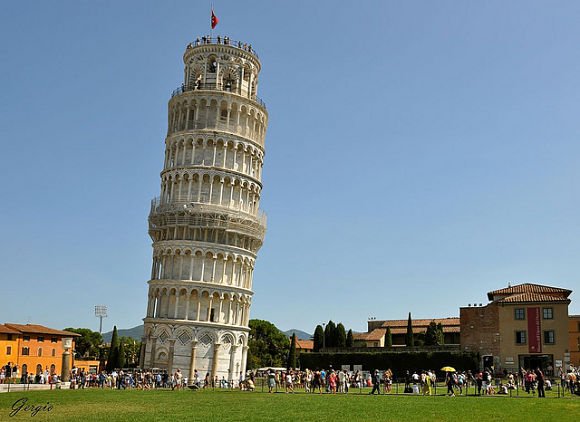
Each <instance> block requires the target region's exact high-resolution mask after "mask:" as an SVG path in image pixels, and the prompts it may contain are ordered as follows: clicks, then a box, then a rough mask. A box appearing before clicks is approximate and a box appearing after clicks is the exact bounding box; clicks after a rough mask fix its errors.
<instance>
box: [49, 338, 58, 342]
mask: <svg viewBox="0 0 580 422" xmlns="http://www.w3.org/2000/svg"><path fill="white" fill-rule="evenodd" d="M50 342H51V343H58V338H56V337H52V338H51V339H50Z"/></svg>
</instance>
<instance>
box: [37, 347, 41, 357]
mask: <svg viewBox="0 0 580 422" xmlns="http://www.w3.org/2000/svg"><path fill="white" fill-rule="evenodd" d="M38 356H42V347H39V348H38Z"/></svg>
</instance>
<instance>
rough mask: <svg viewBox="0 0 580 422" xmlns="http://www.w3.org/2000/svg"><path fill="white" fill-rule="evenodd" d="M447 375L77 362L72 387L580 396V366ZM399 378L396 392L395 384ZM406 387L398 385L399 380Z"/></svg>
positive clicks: (42, 379)
mask: <svg viewBox="0 0 580 422" xmlns="http://www.w3.org/2000/svg"><path fill="white" fill-rule="evenodd" d="M444 373H445V376H444V377H441V378H439V379H438V378H437V372H436V371H434V370H432V369H429V370H421V371H406V372H405V374H404V375H403V376H402V377H398V378H396V379H395V376H394V374H393V371H392V370H391V369H386V370H378V369H376V370H374V371H371V372H362V371H348V370H346V369H333V368H330V369H316V370H310V369H305V370H291V369H289V370H275V369H269V370H266V371H263V372H254V371H248V373H247V374H246V375H245V376H244V374H242V373H240V374H239V378H238V379H236V380H232V379H229V380H227V379H226V378H225V377H222V378H221V379H219V378H218V377H217V376H215V377H211V376H210V373H209V372H208V373H206V374H205V375H204V376H202V375H200V374H199V373H198V371H197V370H194V373H193V377H192V379H191V380H188V378H187V377H185V376H184V375H183V373H182V372H181V370H180V369H176V370H175V371H171V372H168V371H165V370H148V371H144V370H139V369H129V370H113V371H110V372H107V371H101V372H98V373H89V372H87V371H85V370H84V369H79V368H76V367H73V369H72V371H71V373H70V377H69V378H70V388H72V389H82V388H91V387H92V388H109V389H133V388H135V389H142V390H148V389H157V388H166V389H172V390H179V389H182V388H186V387H190V388H193V389H205V388H212V389H213V388H239V389H241V390H247V391H254V390H255V389H256V387H257V382H258V380H257V378H261V379H262V383H263V384H262V387H263V388H265V387H267V389H268V392H269V393H274V392H280V391H283V392H286V393H294V392H296V391H304V392H306V393H318V394H323V393H328V394H348V392H349V391H350V390H351V389H353V388H354V389H358V390H359V392H361V391H362V389H363V388H365V387H367V388H371V390H370V392H369V393H368V394H389V393H393V392H402V393H409V394H415V395H426V396H429V395H433V394H435V391H436V389H437V388H438V382H439V388H446V392H447V394H448V395H449V396H455V395H462V394H464V392H465V394H467V391H466V390H465V389H472V391H473V393H472V394H476V395H481V396H485V395H495V394H500V395H501V394H505V395H507V394H510V391H511V390H518V394H519V392H522V393H523V392H525V393H527V394H532V395H537V396H538V397H545V391H546V390H552V389H554V388H556V384H557V383H559V385H558V386H557V387H558V388H559V389H561V390H562V391H563V392H566V391H567V392H569V393H571V394H579V395H580V368H571V369H569V370H567V371H562V370H560V371H559V373H558V374H554V375H553V376H552V377H548V376H546V375H545V374H544V372H543V371H542V370H541V369H540V368H536V369H528V370H525V369H523V368H521V369H520V371H518V372H507V371H505V372H504V373H503V374H501V376H497V374H494V373H493V371H492V370H491V369H489V368H486V369H484V370H480V371H473V372H472V371H455V370H453V371H446V372H444ZM7 382H11V383H15V382H20V383H29V384H33V383H34V384H54V385H57V386H60V384H61V379H60V377H59V376H58V375H57V374H55V373H51V372H50V371H49V370H48V368H46V369H45V370H44V371H39V372H38V373H36V374H32V373H26V372H25V373H20V372H19V368H18V367H17V366H16V365H13V364H11V363H8V364H6V365H4V366H1V367H0V384H4V383H7ZM394 383H397V389H396V391H393V384H394ZM400 384H403V385H404V387H403V388H402V389H401V390H399V385H400Z"/></svg>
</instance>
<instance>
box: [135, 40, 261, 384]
mask: <svg viewBox="0 0 580 422" xmlns="http://www.w3.org/2000/svg"><path fill="white" fill-rule="evenodd" d="M183 61H184V63H185V69H184V80H183V83H182V84H181V86H180V87H179V88H177V89H176V90H174V91H173V93H172V95H171V99H170V100H169V105H168V109H169V110H168V111H169V113H168V114H169V115H168V130H167V137H166V139H165V160H164V166H163V170H162V172H161V195H160V196H159V197H158V198H155V199H153V201H152V203H151V211H150V214H149V235H150V236H151V239H152V240H153V266H152V270H151V280H149V282H148V284H149V295H148V296H149V301H148V306H147V315H146V317H145V318H144V320H143V321H144V323H145V324H144V325H145V331H144V337H143V342H142V349H141V355H140V356H141V361H140V366H141V367H146V368H153V367H157V368H165V369H167V370H168V371H175V370H176V369H177V368H179V369H181V370H182V371H183V372H184V375H185V376H189V380H190V381H192V380H193V376H194V370H196V369H197V371H198V373H199V374H203V375H205V374H206V373H207V372H209V373H210V375H211V377H212V378H215V377H218V378H219V379H220V380H221V379H222V378H225V379H226V380H229V381H235V382H237V380H238V379H239V375H240V373H242V374H244V373H245V368H246V358H247V349H248V333H249V331H250V330H249V327H248V323H249V318H250V304H251V298H252V295H253V291H252V277H253V270H254V262H255V260H256V256H257V252H258V250H259V249H260V247H261V246H262V243H263V240H264V234H265V231H266V216H265V215H264V214H263V213H262V212H261V211H260V210H259V201H260V194H261V190H262V181H261V179H262V165H263V159H264V138H265V134H266V127H267V122H268V112H267V110H266V106H265V104H264V103H263V102H262V101H261V100H260V99H259V98H258V97H257V95H256V94H257V89H258V74H259V72H260V69H261V64H260V60H259V59H258V55H257V54H256V52H255V51H254V50H253V49H252V47H251V45H248V44H246V43H242V42H237V41H232V40H230V39H229V38H228V37H223V38H222V37H219V36H218V37H216V38H213V39H212V38H209V37H203V38H202V39H201V40H200V39H197V40H196V41H195V42H193V43H191V44H189V45H188V46H187V48H186V50H185V53H184V55H183ZM188 374H189V375H188Z"/></svg>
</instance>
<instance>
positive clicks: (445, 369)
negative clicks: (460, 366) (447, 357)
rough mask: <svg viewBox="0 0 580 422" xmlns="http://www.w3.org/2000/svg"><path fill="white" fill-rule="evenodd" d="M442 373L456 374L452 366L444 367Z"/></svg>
mask: <svg viewBox="0 0 580 422" xmlns="http://www.w3.org/2000/svg"><path fill="white" fill-rule="evenodd" d="M441 370H442V371H445V372H456V371H455V368H453V367H451V366H444V367H443V368H441Z"/></svg>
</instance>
